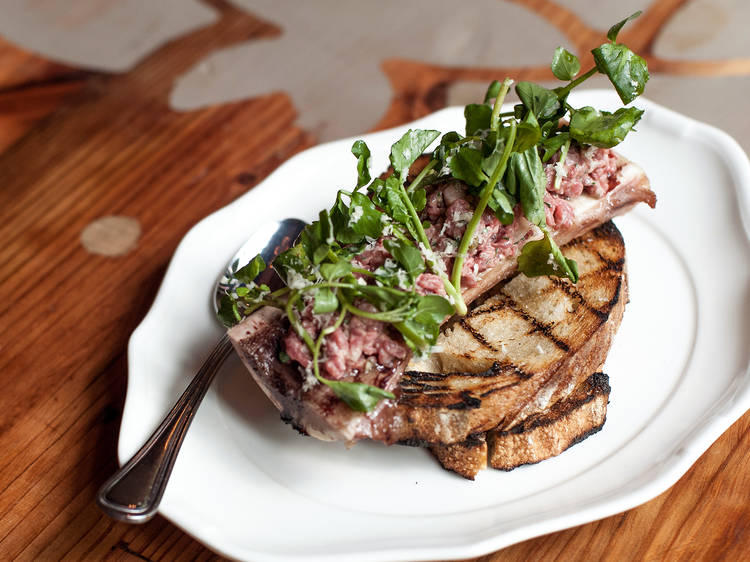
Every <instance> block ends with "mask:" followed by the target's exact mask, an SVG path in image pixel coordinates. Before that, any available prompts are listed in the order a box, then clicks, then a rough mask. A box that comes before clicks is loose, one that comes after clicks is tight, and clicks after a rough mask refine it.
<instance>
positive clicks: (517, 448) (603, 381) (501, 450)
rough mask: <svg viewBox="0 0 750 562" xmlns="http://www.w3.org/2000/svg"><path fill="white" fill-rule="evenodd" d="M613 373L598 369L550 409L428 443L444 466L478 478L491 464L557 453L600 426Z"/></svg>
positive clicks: (510, 465)
mask: <svg viewBox="0 0 750 562" xmlns="http://www.w3.org/2000/svg"><path fill="white" fill-rule="evenodd" d="M609 393H610V386H609V377H607V375H605V374H604V373H594V374H593V375H591V376H590V377H589V378H588V379H586V380H585V381H584V382H583V383H581V384H580V385H579V386H578V387H577V388H576V389H575V390H574V391H573V392H572V393H571V394H570V395H569V396H567V397H566V398H564V399H563V400H560V401H559V402H557V403H556V404H554V405H553V406H552V407H551V408H549V410H547V411H546V412H543V413H538V414H535V415H531V416H529V417H528V418H525V419H524V420H522V421H521V422H519V423H518V424H517V425H514V426H513V427H511V428H509V429H507V430H502V429H492V430H490V431H488V432H486V433H478V434H474V435H471V436H470V437H469V438H468V439H467V440H465V441H462V442H461V443H454V444H451V445H442V444H436V445H431V446H430V447H429V449H430V451H431V452H432V454H433V455H435V457H436V458H437V460H438V461H439V462H440V464H441V465H443V468H446V469H447V470H451V471H453V472H456V473H457V474H460V475H461V476H463V477H464V478H468V479H470V480H474V478H475V477H476V475H477V474H478V473H479V471H481V470H484V469H485V468H487V466H491V467H492V468H496V469H500V470H506V471H508V470H513V469H514V468H517V467H519V466H522V465H525V464H534V463H538V462H540V461H543V460H545V459H548V458H551V457H554V456H557V455H559V454H560V453H562V452H563V451H565V450H566V449H568V448H570V447H572V446H573V445H575V444H576V443H580V442H581V441H583V440H584V439H586V438H587V437H588V436H590V435H592V434H594V433H596V432H597V431H599V430H600V429H601V428H602V427H603V426H604V422H605V420H606V418H607V403H608V401H609Z"/></svg>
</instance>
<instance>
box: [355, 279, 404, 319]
mask: <svg viewBox="0 0 750 562" xmlns="http://www.w3.org/2000/svg"><path fill="white" fill-rule="evenodd" d="M357 292H358V293H360V294H361V295H362V296H363V297H365V299H366V300H367V302H369V303H370V304H373V305H375V306H376V307H377V308H378V310H380V311H384V310H389V311H392V310H394V309H400V308H404V307H405V306H406V305H408V304H409V301H410V300H411V299H412V298H413V296H414V295H413V294H412V293H405V292H403V291H393V290H389V289H388V288H386V287H378V286H377V285H358V286H357ZM404 314H405V311H403V312H402V313H401V314H399V315H398V318H397V320H396V321H400V320H403V319H404V318H405V317H406V316H404Z"/></svg>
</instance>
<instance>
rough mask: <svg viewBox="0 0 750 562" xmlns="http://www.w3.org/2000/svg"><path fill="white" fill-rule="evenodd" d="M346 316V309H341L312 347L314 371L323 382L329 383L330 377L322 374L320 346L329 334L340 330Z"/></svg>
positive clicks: (316, 376)
mask: <svg viewBox="0 0 750 562" xmlns="http://www.w3.org/2000/svg"><path fill="white" fill-rule="evenodd" d="M345 316H346V310H345V309H343V308H342V309H341V312H340V313H339V317H338V318H337V319H336V322H334V323H333V324H332V325H331V326H328V327H326V328H323V329H322V330H321V331H320V334H318V339H317V340H316V341H315V345H313V346H312V347H311V348H310V351H311V352H312V356H313V358H312V363H313V373H314V374H315V378H316V379H318V380H319V381H320V382H322V383H323V384H328V382H329V381H328V379H326V378H323V377H322V376H321V374H320V367H319V366H318V359H319V358H320V347H321V345H323V340H324V339H325V337H326V336H327V335H329V334H332V333H333V332H335V331H336V330H338V328H339V326H341V323H342V322H343V321H344V317H345Z"/></svg>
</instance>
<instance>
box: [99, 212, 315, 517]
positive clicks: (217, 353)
mask: <svg viewBox="0 0 750 562" xmlns="http://www.w3.org/2000/svg"><path fill="white" fill-rule="evenodd" d="M305 224H306V223H305V222H303V221H301V220H299V219H284V220H282V221H276V222H268V223H265V224H263V225H261V226H260V227H259V228H258V229H257V230H256V231H255V233H253V235H252V236H250V238H249V239H248V240H247V242H245V243H244V244H243V245H242V246H241V247H240V249H239V250H238V251H237V252H236V253H235V255H234V256H233V257H232V260H231V261H230V262H229V264H228V265H227V268H226V270H225V271H224V273H223V274H222V275H221V277H219V280H218V281H217V283H216V286H215V287H214V291H213V294H212V300H213V303H214V310H215V311H218V308H219V301H220V299H221V297H222V295H224V294H225V292H226V291H229V290H232V289H234V288H235V287H236V286H237V285H238V284H239V283H238V281H237V280H236V279H235V278H234V277H233V275H232V274H233V272H235V271H237V269H238V268H239V267H242V266H244V265H245V264H246V263H248V262H250V260H251V259H252V258H254V257H255V256H256V255H258V254H260V255H261V256H262V257H263V260H264V261H265V262H266V263H271V262H272V261H273V259H274V258H275V257H276V256H277V255H278V254H279V253H281V252H283V251H284V250H286V249H287V248H289V247H290V246H291V245H292V244H293V243H294V241H295V240H296V239H297V236H298V235H299V233H300V232H301V231H302V229H303V228H304V227H305ZM255 281H256V282H257V283H259V284H260V283H265V284H266V285H268V286H269V287H279V286H280V285H281V279H279V277H278V275H276V273H275V272H274V271H273V270H272V269H271V268H266V270H265V271H263V272H262V273H261V274H260V275H258V277H257V278H256V279H255ZM217 320H218V317H217ZM231 351H232V344H231V342H230V341H229V338H228V337H227V336H226V334H224V335H223V336H222V338H221V339H220V340H219V341H218V343H217V344H216V345H215V346H214V348H213V350H212V351H211V353H210V354H209V356H208V358H207V359H206V360H205V361H204V362H203V365H202V366H201V368H200V369H199V370H198V373H197V374H196V375H195V377H193V380H192V381H190V384H189V385H188V386H187V388H186V389H185V391H184V392H183V393H182V396H180V398H179V400H178V401H177V403H176V404H175V405H174V406H173V407H172V409H171V410H170V411H169V413H168V414H167V416H166V417H165V418H164V420H163V421H162V422H161V424H159V427H157V428H156V430H155V431H154V433H153V434H152V435H151V437H149V439H148V440H147V441H146V443H145V444H144V445H143V447H141V448H140V449H139V450H138V452H137V453H136V454H135V455H133V457H132V458H131V459H130V460H129V461H128V462H127V463H125V464H124V465H123V466H122V468H120V470H118V471H117V472H115V473H114V474H113V475H112V476H111V477H110V478H109V480H107V481H106V482H105V483H104V484H103V485H102V487H101V488H100V489H99V492H98V493H97V496H96V502H97V504H98V505H99V507H100V508H101V509H102V511H104V513H106V514H107V515H109V516H110V517H112V518H113V519H117V520H118V521H125V522H128V523H145V522H146V521H148V520H150V519H151V518H153V517H154V515H156V512H157V510H158V508H159V503H160V502H161V498H162V496H163V495H164V490H165V489H166V487H167V482H168V481H169V475H170V474H171V473H172V467H173V466H174V462H175V460H176V459H177V453H178V452H179V450H180V446H181V445H182V441H183V440H184V438H185V435H186V433H187V430H188V428H189V427H190V423H191V422H192V421H193V417H194V416H195V412H196V411H197V410H198V406H199V405H200V403H201V401H202V400H203V397H204V396H205V395H206V392H207V391H208V388H209V386H210V385H211V382H212V381H213V379H214V376H215V375H216V373H217V372H218V370H219V368H220V367H221V365H222V364H223V363H224V360H225V359H226V358H227V357H228V356H229V354H230V353H231Z"/></svg>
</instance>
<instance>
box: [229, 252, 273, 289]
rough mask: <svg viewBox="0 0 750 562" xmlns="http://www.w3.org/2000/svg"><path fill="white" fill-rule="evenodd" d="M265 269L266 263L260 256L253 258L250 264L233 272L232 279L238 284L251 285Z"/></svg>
mask: <svg viewBox="0 0 750 562" xmlns="http://www.w3.org/2000/svg"><path fill="white" fill-rule="evenodd" d="M264 269H266V262H265V261H264V260H263V258H262V257H261V255H260V254H258V255H257V256H255V257H254V258H253V259H252V260H250V263H248V264H247V265H245V266H244V267H242V268H240V269H238V270H237V271H235V272H234V277H235V278H236V279H237V280H238V281H239V282H240V283H248V284H250V283H253V282H254V281H255V278H256V277H257V276H258V275H259V274H260V272H261V271H263V270H264Z"/></svg>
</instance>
